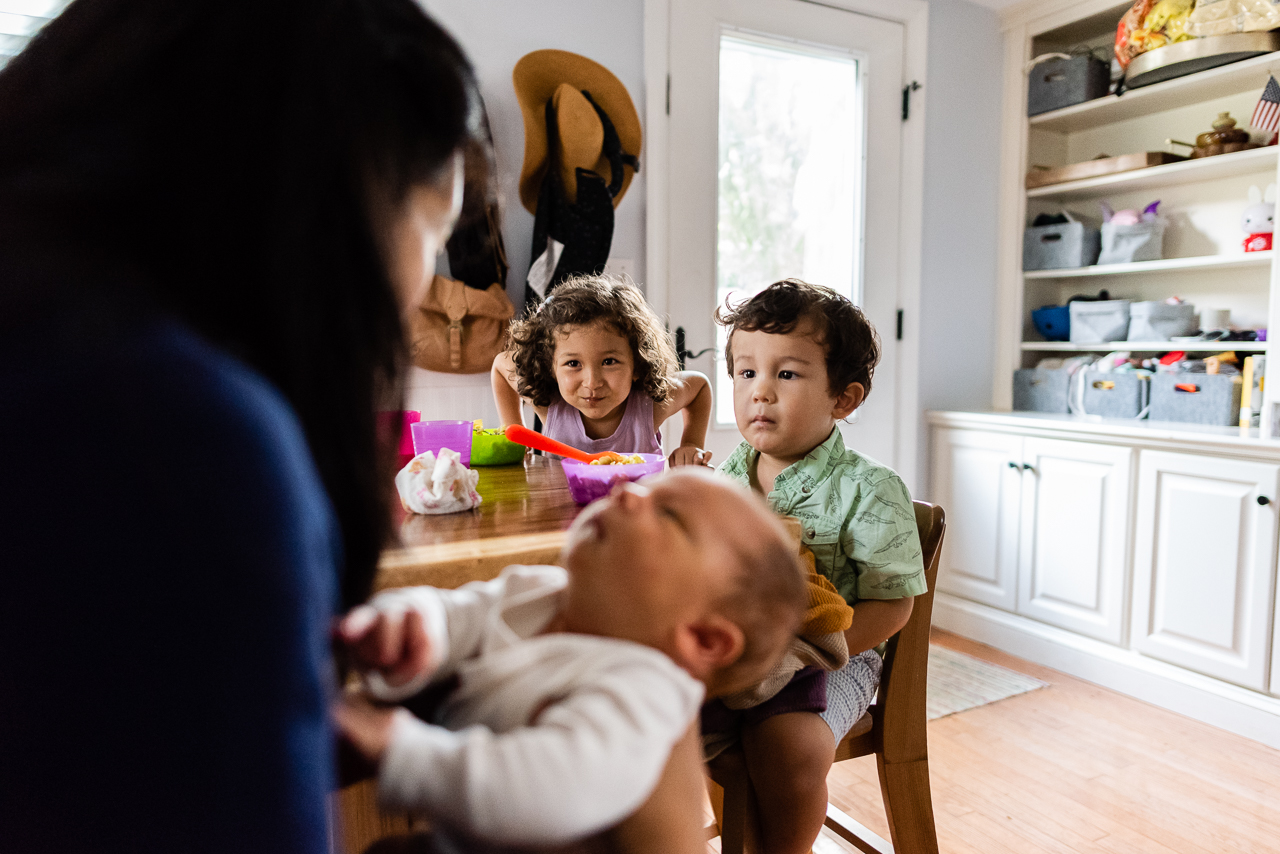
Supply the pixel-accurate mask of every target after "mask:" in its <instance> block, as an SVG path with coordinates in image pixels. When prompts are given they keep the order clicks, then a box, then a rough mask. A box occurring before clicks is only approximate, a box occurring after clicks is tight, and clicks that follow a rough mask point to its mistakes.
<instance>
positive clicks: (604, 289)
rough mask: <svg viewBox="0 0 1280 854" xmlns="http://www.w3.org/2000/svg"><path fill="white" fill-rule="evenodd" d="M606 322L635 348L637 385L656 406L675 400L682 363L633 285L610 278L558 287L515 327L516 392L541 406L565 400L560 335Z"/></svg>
mask: <svg viewBox="0 0 1280 854" xmlns="http://www.w3.org/2000/svg"><path fill="white" fill-rule="evenodd" d="M600 321H603V322H605V323H607V324H609V326H611V327H613V328H614V329H615V330H617V332H618V334H619V335H621V336H622V337H624V338H626V339H627V341H628V343H630V344H631V352H632V354H633V356H634V357H635V361H636V364H635V370H636V380H635V382H634V383H632V385H631V387H632V388H633V389H636V388H638V389H641V390H643V391H644V393H645V394H647V395H648V396H649V397H650V398H652V399H653V401H654V402H655V403H665V402H666V401H667V400H668V399H670V397H671V393H672V390H673V388H674V385H675V382H674V380H675V374H676V371H677V370H678V364H679V362H678V361H677V359H676V350H675V347H674V346H673V345H672V343H671V338H670V336H668V334H667V330H666V327H664V326H663V323H662V321H661V320H659V319H658V315H656V314H654V311H653V309H652V308H650V307H649V304H648V303H647V302H645V299H644V294H642V293H640V290H639V288H637V287H636V286H635V285H633V284H631V283H630V282H629V281H627V280H624V279H619V278H613V277H610V276H590V275H587V276H575V277H573V278H571V279H566V280H565V281H563V282H561V283H560V284H559V285H557V286H556V288H555V290H554V291H552V292H551V296H549V297H547V298H546V300H545V301H543V302H542V304H541V305H539V306H538V307H537V308H535V309H533V310H532V311H530V312H529V314H527V315H526V316H525V317H524V318H522V319H521V320H517V321H515V322H514V323H512V324H511V335H510V338H509V340H508V343H507V352H508V353H510V354H511V358H512V360H513V361H514V362H515V364H516V391H517V392H518V393H519V394H520V396H521V397H525V398H528V399H530V400H532V401H533V402H534V404H535V405H536V406H549V405H550V404H551V402H552V401H553V400H556V399H557V398H558V397H559V396H560V389H559V386H558V385H557V384H556V371H555V354H556V334H557V333H558V332H560V330H562V329H563V328H564V327H566V326H586V325H588V324H591V323H597V322H600Z"/></svg>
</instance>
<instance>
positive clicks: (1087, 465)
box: [1018, 439, 1133, 644]
mask: <svg viewBox="0 0 1280 854" xmlns="http://www.w3.org/2000/svg"><path fill="white" fill-rule="evenodd" d="M1023 459H1024V460H1026V461H1027V463H1028V464H1029V465H1030V466H1031V468H1030V469H1028V470H1026V471H1025V473H1024V474H1023V483H1022V514H1021V522H1022V534H1021V537H1020V538H1019V542H1020V544H1021V546H1020V556H1019V561H1018V611H1019V613H1022V614H1025V615H1027V616H1029V617H1034V618H1035V619H1038V620H1042V621H1044V622H1046V623H1051V624H1053V625H1055V626H1060V627H1062V628H1064V629H1070V630H1071V631H1075V632H1079V633H1080V634H1084V635H1089V636H1090V637H1095V638H1098V639H1100V640H1105V641H1108V642H1110V643H1117V644H1118V643H1120V642H1121V641H1122V640H1123V637H1124V617H1125V611H1126V608H1125V599H1124V593H1125V589H1126V583H1125V580H1126V577H1127V573H1126V569H1127V561H1126V557H1127V555H1128V537H1127V533H1128V523H1129V508H1130V482H1131V477H1130V473H1131V470H1132V459H1133V451H1132V450H1131V449H1129V448H1122V447H1116V446H1112V445H1099V444H1093V443H1088V442H1066V441H1057V440H1050V439H1027V440H1026V441H1025V443H1024V444H1023Z"/></svg>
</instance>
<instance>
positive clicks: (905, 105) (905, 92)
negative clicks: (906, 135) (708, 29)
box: [667, 76, 920, 122]
mask: <svg viewBox="0 0 1280 854" xmlns="http://www.w3.org/2000/svg"><path fill="white" fill-rule="evenodd" d="M919 88H920V84H919V83H917V82H916V81H915V80H912V81H911V83H910V85H908V86H903V87H902V120H903V121H904V122H905V121H906V120H907V119H908V118H910V116H911V93H912V92H915V91H916V90H918V89H919ZM670 90H671V77H670V76H668V77H667V91H668V95H669V94H670ZM668 112H670V109H669V108H668Z"/></svg>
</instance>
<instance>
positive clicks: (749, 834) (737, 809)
mask: <svg viewBox="0 0 1280 854" xmlns="http://www.w3.org/2000/svg"><path fill="white" fill-rule="evenodd" d="M707 793H708V794H709V795H710V796H711V809H712V810H713V811H714V812H715V814H716V823H717V824H718V825H719V826H720V851H721V854H760V851H761V849H760V819H759V817H758V816H757V814H756V810H757V809H758V807H757V804H756V793H755V789H754V788H753V787H752V785H751V781H750V780H748V779H746V778H745V777H743V778H737V779H734V780H732V781H731V782H730V783H729V785H728V786H725V787H723V788H721V787H720V786H719V785H718V784H716V783H715V782H713V781H711V780H710V779H708V780H707Z"/></svg>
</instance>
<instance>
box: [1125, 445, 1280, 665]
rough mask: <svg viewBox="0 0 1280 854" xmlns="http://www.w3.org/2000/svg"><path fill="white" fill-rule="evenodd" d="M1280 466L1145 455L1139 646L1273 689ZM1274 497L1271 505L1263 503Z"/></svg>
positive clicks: (1137, 566)
mask: <svg viewBox="0 0 1280 854" xmlns="http://www.w3.org/2000/svg"><path fill="white" fill-rule="evenodd" d="M1278 480H1280V466H1276V465H1271V464H1267V463H1257V462H1247V461H1243V460H1222V459H1213V458H1209V457H1197V456H1192V455H1189V454H1170V453H1164V452H1156V451H1144V452H1143V453H1142V460H1141V463H1140V466H1139V487H1138V521H1137V528H1136V536H1137V540H1136V544H1135V549H1134V608H1133V645H1134V647H1135V648H1136V649H1138V650H1139V651H1140V652H1143V653H1145V654H1147V655H1150V656H1152V657H1153V658H1160V659H1162V660H1165V661H1168V662H1171V663H1173V664H1178V665H1181V666H1183V667H1187V668H1190V669H1192V670H1198V671H1200V672H1201V673H1206V674H1208V675H1210V676H1216V677H1218V678H1220V679H1225V680H1228V681H1231V682H1235V683H1237V684H1239V685H1243V686H1245V687H1248V688H1256V689H1262V688H1265V686H1266V679H1267V663H1268V655H1269V652H1270V650H1269V649H1268V647H1269V640H1270V630H1271V616H1272V607H1273V596H1274V586H1273V585H1274V580H1275V549H1276V504H1275V499H1276V497H1277V495H1276V490H1277V483H1278ZM1260 495H1261V496H1265V497H1266V498H1267V499H1268V500H1269V501H1270V502H1271V503H1268V504H1266V505H1259V504H1258V501H1257V499H1258V497H1259V496H1260Z"/></svg>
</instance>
